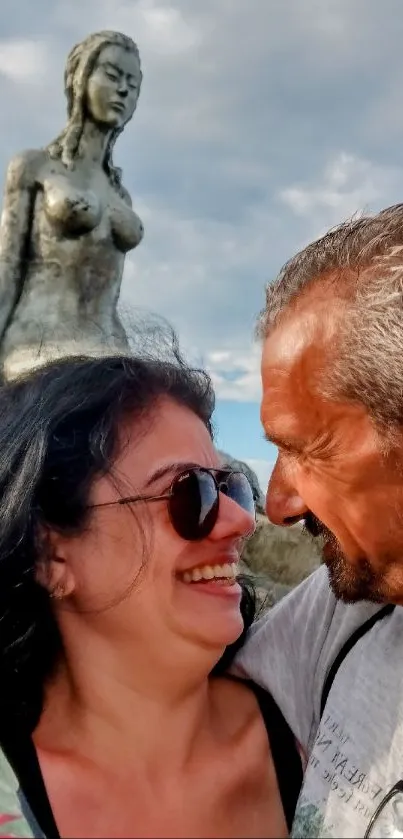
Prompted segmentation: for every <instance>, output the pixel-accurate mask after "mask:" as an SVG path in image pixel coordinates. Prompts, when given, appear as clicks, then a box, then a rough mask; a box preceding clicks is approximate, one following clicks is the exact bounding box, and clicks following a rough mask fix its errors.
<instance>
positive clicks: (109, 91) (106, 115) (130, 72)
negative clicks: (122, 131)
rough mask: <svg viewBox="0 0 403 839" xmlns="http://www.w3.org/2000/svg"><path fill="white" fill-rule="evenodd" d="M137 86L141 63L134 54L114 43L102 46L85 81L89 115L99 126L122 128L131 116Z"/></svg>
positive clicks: (136, 96) (137, 93)
mask: <svg viewBox="0 0 403 839" xmlns="http://www.w3.org/2000/svg"><path fill="white" fill-rule="evenodd" d="M140 85H141V73H140V64H139V60H138V58H137V56H136V55H135V53H134V52H131V51H129V50H127V49H124V47H121V46H118V45H113V44H110V45H108V46H106V47H104V49H103V50H101V52H100V54H99V56H98V58H97V61H96V64H95V67H94V69H93V71H92V73H91V76H90V78H89V80H88V86H87V97H86V105H87V109H88V112H89V115H90V116H91V117H92V119H93V120H94V122H97V123H100V124H101V125H106V126H109V127H110V128H121V127H122V126H123V125H125V124H126V122H128V120H129V119H131V117H132V116H133V113H134V111H135V109H136V105H137V100H138V97H139V93H140Z"/></svg>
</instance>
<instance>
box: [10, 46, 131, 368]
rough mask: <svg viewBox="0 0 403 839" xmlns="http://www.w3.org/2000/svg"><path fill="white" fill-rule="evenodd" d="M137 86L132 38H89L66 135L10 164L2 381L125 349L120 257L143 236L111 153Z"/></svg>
mask: <svg viewBox="0 0 403 839" xmlns="http://www.w3.org/2000/svg"><path fill="white" fill-rule="evenodd" d="M141 80H142V72H141V68H140V57H139V53H138V49H137V46H136V45H135V43H134V42H133V41H132V40H131V39H130V38H128V37H126V36H125V35H122V34H120V33H117V32H99V33H96V34H93V35H90V36H89V37H88V38H86V39H85V40H84V41H83V42H82V43H80V44H78V45H77V46H75V47H74V48H73V49H72V51H71V52H70V54H69V56H68V59H67V66H66V71H65V93H66V97H67V124H66V127H65V129H64V130H63V131H62V132H61V134H60V135H59V136H58V137H57V138H56V140H55V141H54V142H52V143H50V145H48V146H47V147H46V148H43V149H40V150H33V151H26V152H23V153H22V154H19V155H17V156H16V157H15V158H14V159H13V160H11V162H10V164H9V167H8V171H7V177H6V186H5V193H4V202H3V212H2V216H1V224H0V362H1V363H2V365H3V368H4V373H5V375H6V376H15V375H18V374H19V373H20V372H21V371H23V370H25V369H27V368H31V367H33V366H35V365H36V364H39V363H41V362H42V361H45V360H47V359H48V358H55V357H59V356H64V355H71V354H77V353H88V354H91V355H94V354H95V355H98V354H103V353H104V352H106V351H108V352H115V351H116V352H122V351H123V352H127V351H128V349H129V346H128V341H127V337H126V334H125V331H124V328H123V326H122V323H121V322H120V320H119V317H118V314H117V311H116V306H117V302H118V298H119V293H120V285H121V280H122V272H123V265H124V259H125V254H126V253H127V252H128V251H129V250H131V249H132V248H135V247H136V246H137V245H138V244H139V243H140V241H141V239H142V237H143V226H142V223H141V221H140V219H139V217H138V216H137V215H136V213H135V212H134V211H133V210H132V208H131V199H130V196H129V194H128V192H127V190H126V189H125V188H124V186H123V185H122V180H121V172H120V170H119V169H117V168H116V167H115V166H114V164H113V158H112V153H113V148H114V145H115V142H116V140H117V138H118V136H119V134H120V133H121V132H122V131H123V129H124V127H125V125H126V124H127V123H128V122H129V120H130V119H131V118H132V116H133V114H134V111H135V109H136V105H137V100H138V96H139V93H140V87H141Z"/></svg>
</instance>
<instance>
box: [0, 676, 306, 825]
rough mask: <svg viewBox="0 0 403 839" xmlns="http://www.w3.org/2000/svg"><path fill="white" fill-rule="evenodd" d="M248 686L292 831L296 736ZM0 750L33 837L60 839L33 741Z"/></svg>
mask: <svg viewBox="0 0 403 839" xmlns="http://www.w3.org/2000/svg"><path fill="white" fill-rule="evenodd" d="M247 684H248V685H249V686H250V688H251V690H253V692H254V694H255V696H256V699H257V701H258V703H259V707H260V710H261V713H262V717H263V720H264V724H265V726H266V730H267V735H268V738H269V741H270V748H271V753H272V756H273V762H274V766H275V768H276V773H277V781H278V786H279V791H280V796H281V801H282V804H283V808H284V814H285V818H286V822H287V826H288V829H289V830H290V829H291V825H292V821H293V818H294V813H295V808H296V804H297V799H298V795H299V792H300V789H301V786H302V775H303V773H302V764H301V758H300V755H299V753H298V749H297V746H296V742H295V738H294V735H293V734H292V732H291V729H290V728H289V726H288V725H287V723H286V721H285V719H284V717H283V715H282V713H281V711H280V709H279V707H278V706H277V705H276V703H275V701H274V699H273V698H272V696H271V695H270V694H269V693H267V692H266V691H265V690H263V688H261V687H259V686H258V685H255V684H254V683H253V682H247ZM6 739H7V742H6ZM1 747H2V748H3V751H4V753H5V755H6V757H7V759H8V761H9V763H10V764H11V766H12V767H13V769H14V772H15V774H16V776H17V778H18V781H19V784H20V789H21V792H22V796H21V798H22V803H23V809H24V810H25V811H26V807H25V806H24V803H25V802H26V803H27V804H28V807H29V809H30V811H31V813H32V814H33V816H34V821H36V822H37V825H38V826H39V828H40V831H41V833H39V834H38V832H37V830H35V825H32V820H31V819H30V818H29V816H30V814H29V813H26V815H27V817H28V820H29V821H31V826H32V827H33V830H34V835H35V836H41V835H42V834H44V836H45V837H46V839H60V834H59V831H58V829H57V826H56V822H55V820H54V817H53V812H52V808H51V806H50V802H49V798H48V795H47V792H46V788H45V784H44V781H43V777H42V772H41V769H40V765H39V761H38V757H37V754H36V749H35V746H34V744H33V741H32V739H31V738H30V737H28V738H24V741H22V740H19V739H18V738H16V737H12V738H11V736H10V738H4V737H2V742H1ZM24 799H25V802H24Z"/></svg>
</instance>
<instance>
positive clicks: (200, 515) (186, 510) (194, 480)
mask: <svg viewBox="0 0 403 839" xmlns="http://www.w3.org/2000/svg"><path fill="white" fill-rule="evenodd" d="M169 511H170V516H171V521H172V524H173V526H174V528H175V530H176V532H177V533H178V534H179V536H181V537H182V539H187V540H188V541H190V542H193V541H196V540H198V539H204V538H205V537H206V536H208V534H209V533H211V531H212V529H213V527H214V525H215V523H216V521H217V515H218V492H217V487H216V483H215V480H214V478H213V476H212V475H211V474H210V473H209V472H203V471H202V470H201V469H200V470H199V469H192V470H191V471H189V472H186V473H184V474H183V475H180V476H179V477H178V478H177V480H176V481H175V482H174V485H173V487H172V495H171V498H170V502H169Z"/></svg>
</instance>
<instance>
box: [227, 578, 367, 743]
mask: <svg viewBox="0 0 403 839" xmlns="http://www.w3.org/2000/svg"><path fill="white" fill-rule="evenodd" d="M380 608H381V606H379V605H377V604H370V603H364V602H363V603H357V604H352V605H349V604H345V603H342V602H341V601H338V600H337V599H336V597H335V596H334V594H333V592H332V591H331V588H330V586H329V581H328V574H327V570H326V568H325V567H324V566H323V567H321V568H320V569H318V570H317V571H315V572H314V573H313V574H312V575H310V577H308V578H307V579H306V580H304V582H303V583H301V585H300V586H298V587H297V588H296V589H294V591H293V592H291V594H289V595H287V596H286V597H285V598H284V599H283V600H282V601H281V602H280V603H279V604H277V606H275V607H274V608H273V609H271V610H270V611H269V612H267V613H266V615H264V617H262V618H261V619H260V620H259V621H257V622H256V624H255V625H254V626H253V627H252V628H251V630H250V633H249V636H248V639H247V641H246V644H245V646H244V647H243V648H242V649H241V650H240V652H239V653H238V656H237V658H236V661H235V672H236V673H237V674H238V675H240V676H243V677H246V678H249V679H252V680H253V681H255V682H257V684H260V685H261V686H262V687H264V688H265V689H266V690H268V691H269V692H270V693H272V695H273V696H274V699H275V700H276V702H277V704H278V705H279V707H280V708H281V710H282V712H283V714H284V716H285V718H286V719H287V722H288V723H289V725H290V726H291V728H292V729H293V731H294V733H295V734H296V735H297V736H298V738H299V739H300V740H301V742H302V743H303V744H304V743H307V741H308V738H309V735H310V731H311V729H312V726H313V725H314V724H315V721H317V720H318V717H319V715H320V702H321V695H322V690H323V686H324V682H325V679H326V676H327V674H328V672H329V670H330V667H331V666H332V664H333V662H334V660H335V658H336V656H337V655H338V653H339V652H340V650H341V649H342V647H343V645H344V644H345V643H346V641H347V640H348V639H349V638H350V637H351V635H352V634H353V633H354V632H355V631H356V630H357V629H358V627H359V626H361V625H362V624H363V623H365V621H367V620H368V619H369V618H370V617H371V616H372V615H374V614H375V613H377V612H378V611H379V610H380Z"/></svg>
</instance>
